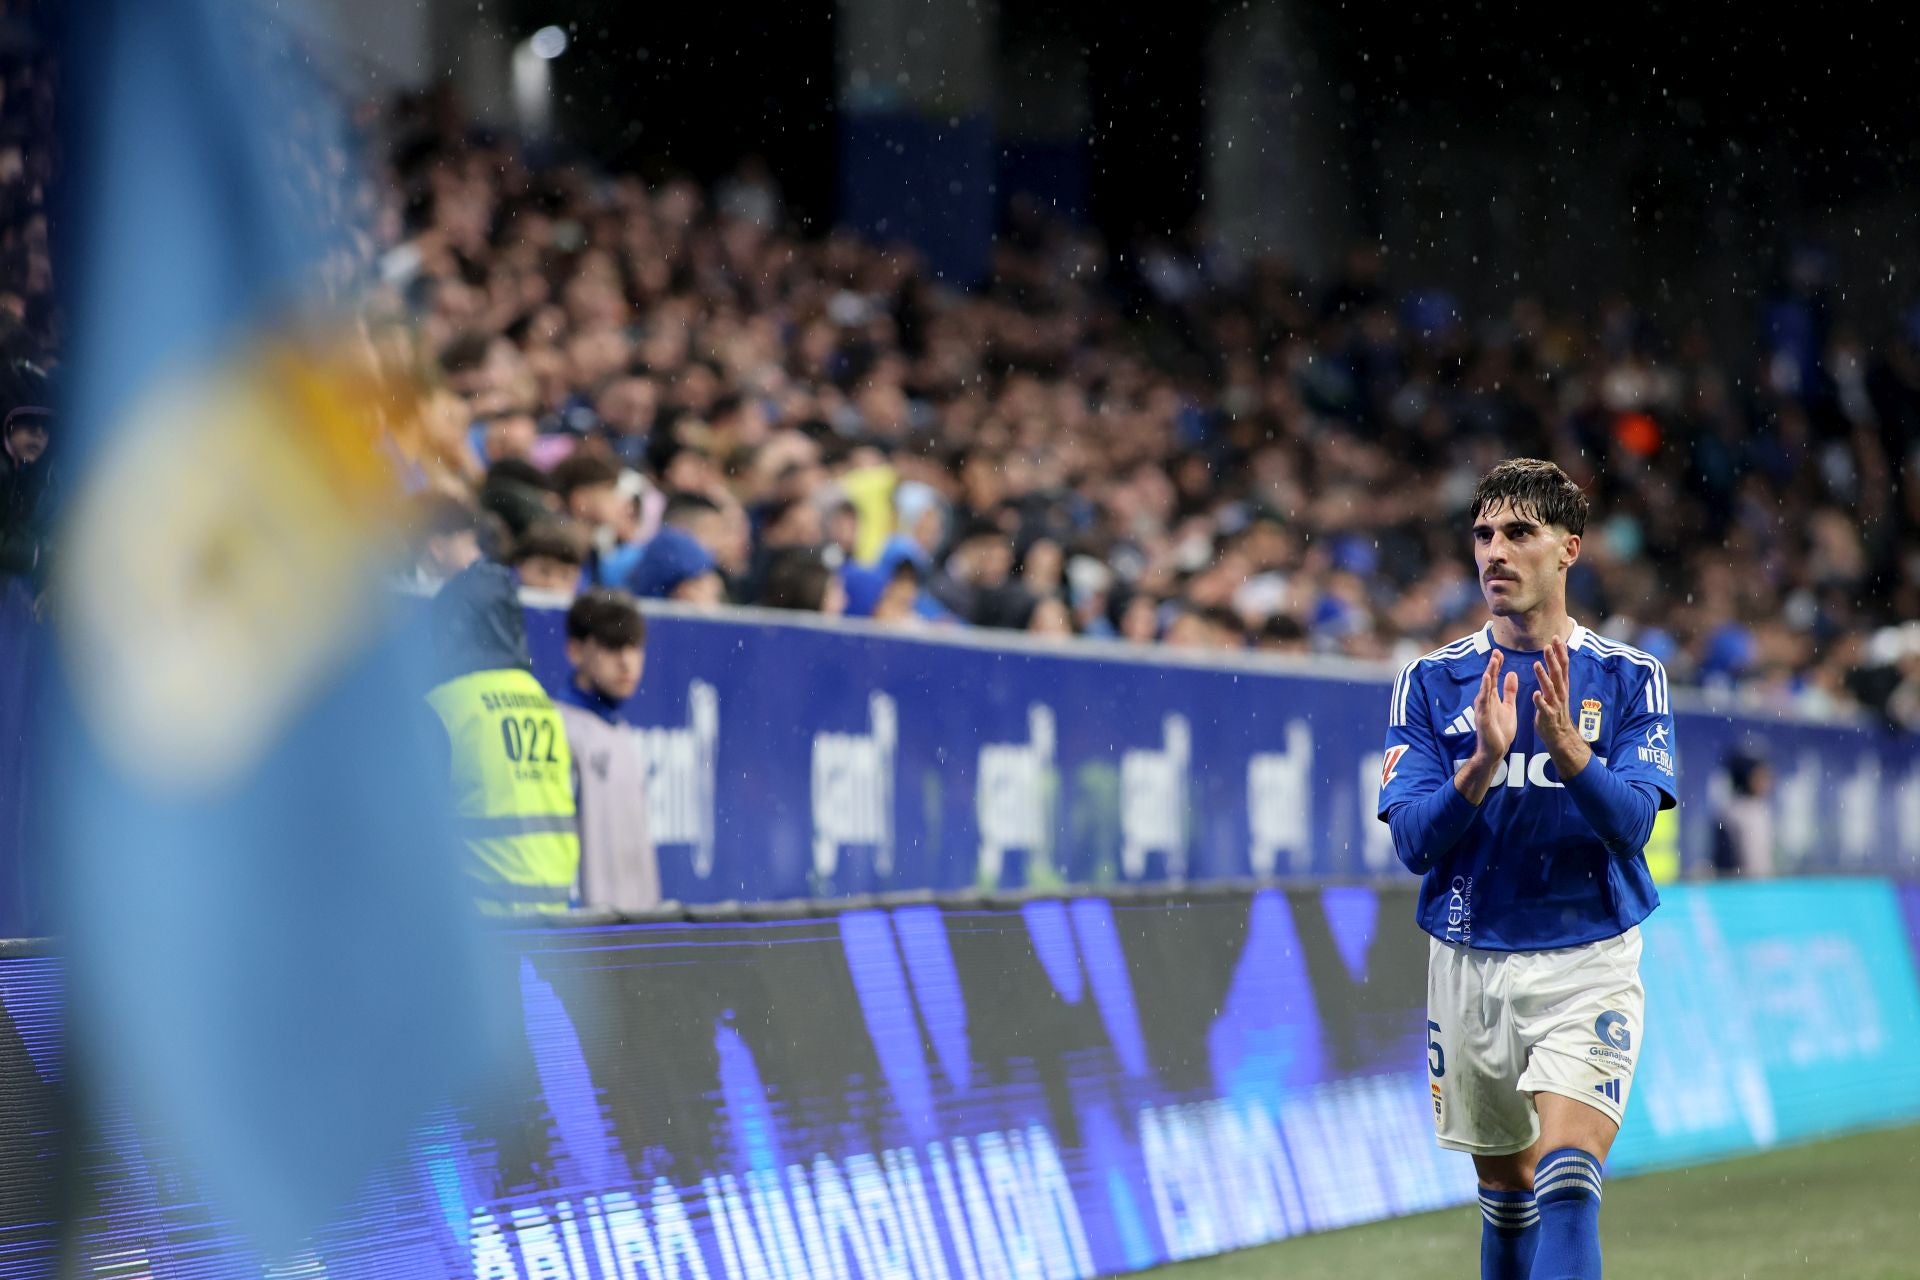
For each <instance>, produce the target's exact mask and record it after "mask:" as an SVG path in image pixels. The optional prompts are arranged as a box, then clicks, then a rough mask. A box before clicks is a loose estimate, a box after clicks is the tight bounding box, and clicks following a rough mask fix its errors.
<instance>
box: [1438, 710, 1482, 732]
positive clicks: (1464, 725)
mask: <svg viewBox="0 0 1920 1280" xmlns="http://www.w3.org/2000/svg"><path fill="white" fill-rule="evenodd" d="M1473 730H1474V723H1473V708H1472V707H1468V708H1467V709H1466V710H1465V711H1462V712H1461V713H1460V714H1459V715H1457V716H1455V717H1454V718H1453V719H1452V720H1450V721H1448V722H1447V727H1446V728H1444V729H1442V730H1441V731H1440V736H1441V737H1443V738H1457V737H1459V736H1460V735H1461V734H1463V733H1472V732H1473Z"/></svg>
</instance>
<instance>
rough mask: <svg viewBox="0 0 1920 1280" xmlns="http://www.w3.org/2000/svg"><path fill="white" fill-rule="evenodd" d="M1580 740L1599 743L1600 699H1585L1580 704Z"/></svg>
mask: <svg viewBox="0 0 1920 1280" xmlns="http://www.w3.org/2000/svg"><path fill="white" fill-rule="evenodd" d="M1580 740H1581V741H1582V742H1598V741H1600V699H1598V698H1587V699H1585V700H1584V701H1582V702H1581V703H1580Z"/></svg>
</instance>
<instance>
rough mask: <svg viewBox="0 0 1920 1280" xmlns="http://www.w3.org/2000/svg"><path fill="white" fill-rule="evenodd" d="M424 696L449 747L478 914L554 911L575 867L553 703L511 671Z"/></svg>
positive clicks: (568, 773)
mask: <svg viewBox="0 0 1920 1280" xmlns="http://www.w3.org/2000/svg"><path fill="white" fill-rule="evenodd" d="M427 702H428V704H429V705H431V706H432V707H433V709H434V711H435V712H437V713H438V714H439V716H440V722H441V723H442V724H444V725H445V726H446V727H447V737H448V739H449V740H450V741H451V743H452V746H453V770H452V772H453V799H454V812H455V814H457V815H458V822H459V824H460V826H461V835H462V836H463V837H464V838H465V840H466V844H467V849H468V851H469V853H470V855H471V856H470V857H469V859H468V862H467V865H466V867H465V870H466V873H467V875H468V876H469V877H470V879H471V881H472V883H473V888H474V896H475V898H476V899H477V900H478V901H479V903H480V907H481V909H482V910H483V911H485V912H487V913H489V914H495V915H517V914H524V913H527V912H542V911H564V910H566V908H567V905H568V902H569V901H570V900H571V898H572V896H573V886H574V880H575V878H576V877H577V876H578V875H579V872H580V835H579V831H578V828H577V827H576V825H575V822H574V809H573V754H572V753H571V752H570V751H568V749H567V731H566V726H565V725H564V724H563V723H562V722H561V719H560V713H559V712H558V711H557V710H555V709H554V705H553V700H552V699H551V698H549V697H547V693H546V690H544V689H542V688H541V687H540V682H539V681H538V680H535V679H534V678H533V677H532V676H531V675H530V674H528V673H527V672H525V671H521V670H518V669H515V668H509V669H505V670H499V671H476V672H474V673H473V674H472V675H466V676H461V677H459V678H458V679H454V680H449V681H447V682H446V683H445V684H442V685H438V686H436V687H435V688H434V689H433V691H432V692H431V693H429V694H427Z"/></svg>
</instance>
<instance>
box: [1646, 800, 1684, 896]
mask: <svg viewBox="0 0 1920 1280" xmlns="http://www.w3.org/2000/svg"><path fill="white" fill-rule="evenodd" d="M1646 856H1647V874H1649V875H1651V876H1652V877H1653V882H1654V883H1655V884H1672V883H1673V882H1674V881H1675V880H1678V879H1679V878H1680V811H1679V810H1678V809H1662V810H1661V811H1660V812H1658V813H1656V814H1654V815H1653V830H1652V832H1651V833H1649V834H1648V836H1647V855H1646Z"/></svg>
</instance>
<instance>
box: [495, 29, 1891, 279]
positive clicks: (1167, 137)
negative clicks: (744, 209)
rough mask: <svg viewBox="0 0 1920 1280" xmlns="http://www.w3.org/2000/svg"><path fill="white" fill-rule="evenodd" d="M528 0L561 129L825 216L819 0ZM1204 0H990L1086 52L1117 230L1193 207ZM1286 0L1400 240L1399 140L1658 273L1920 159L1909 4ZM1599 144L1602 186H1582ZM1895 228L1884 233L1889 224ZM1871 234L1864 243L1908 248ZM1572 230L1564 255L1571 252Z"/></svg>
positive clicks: (1869, 196) (1785, 222) (1358, 221)
mask: <svg viewBox="0 0 1920 1280" xmlns="http://www.w3.org/2000/svg"><path fill="white" fill-rule="evenodd" d="M521 3H522V16H523V17H524V19H525V23H526V25H527V27H528V29H531V28H532V27H533V26H537V25H540V24H543V23H545V22H550V21H554V20H556V19H558V20H561V21H565V20H566V19H567V17H569V16H573V17H574V18H575V20H576V21H578V22H579V23H580V26H581V29H582V30H581V37H582V38H581V39H580V40H579V41H578V42H577V43H576V45H575V49H576V50H577V51H578V56H575V55H573V54H570V55H569V57H568V58H567V59H566V60H564V61H563V62H562V63H561V64H558V68H559V75H560V80H559V86H560V88H561V90H562V91H563V92H565V93H568V94H571V95H572V101H571V103H570V104H568V105H566V106H563V111H565V112H566V113H567V119H568V122H569V125H568V127H569V130H570V132H571V133H573V134H574V135H575V136H576V137H578V138H579V139H580V140H581V141H583V142H586V143H588V144H589V145H590V146H591V147H592V148H593V149H594V150H595V151H596V152H599V153H601V154H603V155H605V156H606V157H608V158H609V159H611V160H612V161H613V162H614V163H616V164H619V165H623V166H633V167H638V168H641V169H643V170H652V171H654V172H660V171H663V170H665V169H668V168H674V169H680V170H684V171H690V172H693V173H695V174H696V175H699V176H702V177H711V176H714V175H716V174H718V173H720V172H723V171H724V170H725V169H726V168H728V167H729V166H730V164H731V162H732V161H733V159H734V158H736V157H737V156H738V155H740V154H741V153H743V152H745V151H748V150H758V151H760V152H761V153H763V154H765V155H767V156H768V158H769V159H770V160H771V161H772V162H773V164H774V166H775V168H776V171H778V172H779V173H780V174H781V177H782V180H783V183H784V185H785V187H786V189H787V192H788V196H789V201H790V203H791V204H792V205H794V206H795V207H796V208H797V209H798V210H800V211H801V212H802V213H804V214H807V215H810V216H812V217H814V218H825V217H830V216H831V214H832V211H833V205H834V190H835V187H834V174H835V168H834V166H835V163H836V159H835V157H836V124H835V120H834V115H833V111H834V107H833V89H834V73H833V40H834V31H833V19H832V13H833V6H832V3H831V0H789V2H788V3H785V4H783V5H779V6H768V5H764V4H760V3H753V4H748V3H744V2H742V0H706V2H704V3H700V4H694V5H674V6H664V5H631V4H624V3H622V4H614V3H609V2H608V0H521ZM1222 7H1223V6H1221V5H1219V4H1217V3H1216V4H1211V5H1210V4H1207V3H1190V4H1177V3H1176V4H1167V3H1164V0H1162V2H1159V3H1152V4H1146V3H1129V2H1126V0H1117V2H1116V0H1069V2H1068V3H1064V4H1056V5H1040V4H1028V5H1016V4H1012V3H1009V2H1007V0H1003V3H1002V5H1001V17H1000V23H1001V29H1002V42H1003V44H1005V43H1008V42H1010V41H1013V40H1017V39H1018V38H1020V34H1021V32H1022V31H1025V30H1031V29H1035V28H1039V29H1047V30H1051V31H1054V32H1058V33H1065V34H1070V35H1072V36H1073V37H1075V38H1076V39H1078V40H1079V41H1080V43H1081V44H1082V46H1083V47H1084V48H1086V49H1087V51H1088V54H1087V58H1088V69H1089V96H1090V99H1091V101H1090V113H1089V114H1090V117H1091V119H1092V121H1093V128H1092V130H1091V131H1090V133H1089V137H1088V143H1089V152H1090V156H1089V158H1090V161H1091V165H1090V170H1091V174H1092V182H1093V190H1092V196H1093V210H1094V216H1095V218H1096V220H1097V221H1099V222H1100V223H1101V225H1102V226H1103V227H1104V228H1105V229H1106V230H1108V231H1109V232H1110V233H1114V234H1117V235H1123V236H1124V235H1126V234H1129V233H1131V232H1133V231H1135V230H1138V229H1141V228H1167V227H1174V226H1179V225H1181V224H1183V223H1184V222H1185V221H1186V220H1187V219H1188V218H1190V217H1191V216H1192V215H1193V214H1194V212H1195V211H1196V210H1197V209H1198V207H1199V193H1200V190H1201V178H1202V173H1203V171H1204V164H1205V154H1204V146H1205V118H1206V117H1205V107H1204V93H1205V75H1204V71H1205V65H1206V63H1205V39H1206V33H1207V30H1208V26H1209V23H1210V21H1211V19H1212V17H1213V15H1214V14H1215V13H1217V12H1220V11H1221V9H1222ZM1294 12H1295V13H1296V14H1297V15H1298V18H1299V22H1300V24H1301V26H1302V28H1303V29H1304V30H1305V31H1306V32H1307V33H1308V34H1309V36H1310V38H1311V41H1312V43H1313V45H1314V47H1315V56H1314V58H1313V61H1312V64H1311V65H1310V66H1309V67H1307V68H1306V69H1305V71H1304V74H1305V75H1306V76H1307V77H1318V84H1317V86H1316V88H1317V89H1318V97H1317V98H1315V99H1314V101H1315V102H1317V104H1318V106H1317V108H1316V109H1317V110H1318V111H1319V112H1321V113H1323V114H1326V115H1330V116H1333V117H1335V119H1334V120H1333V121H1330V122H1329V123H1331V124H1333V126H1334V127H1333V129H1332V130H1331V132H1330V135H1329V136H1331V137H1332V138H1333V139H1334V142H1333V144H1332V146H1333V147H1334V148H1336V149H1337V151H1338V152H1339V154H1338V155H1337V156H1335V157H1332V158H1331V159H1332V162H1333V163H1335V164H1337V165H1338V166H1339V167H1340V168H1341V171H1342V172H1343V173H1344V174H1346V175H1347V176H1348V182H1347V187H1348V189H1349V190H1350V192H1351V202H1350V204H1349V205H1348V206H1347V207H1346V208H1344V209H1343V210H1342V215H1341V216H1342V220H1343V222H1342V224H1343V227H1344V228H1351V234H1353V235H1355V236H1356V237H1371V236H1374V235H1378V234H1382V233H1389V234H1391V233H1393V232H1395V231H1396V229H1397V230H1398V231H1399V232H1400V233H1401V236H1402V239H1403V240H1409V241H1412V240H1417V239H1418V238H1417V237H1414V236H1410V235H1408V234H1407V233H1406V227H1407V225H1409V224H1408V221H1407V219H1406V218H1405V217H1404V216H1401V215H1403V214H1404V212H1405V211H1404V209H1403V208H1402V207H1401V206H1402V204H1403V203H1404V202H1405V201H1407V200H1408V199H1410V198H1411V196H1410V194H1409V187H1408V183H1409V181H1410V180H1409V179H1408V177H1407V174H1406V170H1407V164H1406V157H1408V156H1414V157H1419V156H1422V155H1432V154H1435V153H1437V152H1438V151H1439V148H1440V146H1441V144H1442V143H1446V144H1447V145H1448V147H1449V148H1463V149H1465V150H1466V151H1469V152H1471V151H1473V150H1475V149H1478V151H1479V152H1480V156H1481V169H1480V170H1479V172H1480V173H1482V174H1485V173H1488V172H1491V173H1494V174H1496V175H1499V176H1500V177H1501V178H1502V179H1503V180H1504V179H1510V180H1512V181H1514V182H1516V183H1526V182H1530V181H1534V180H1535V178H1534V175H1537V174H1546V175H1548V176H1550V177H1551V178H1553V179H1554V180H1555V181H1558V182H1560V183H1562V184H1563V186H1564V187H1565V188H1566V189H1567V190H1569V191H1571V193H1572V195H1571V196H1570V197H1569V199H1570V200H1571V202H1573V203H1578V202H1579V200H1580V199H1581V198H1582V196H1583V195H1584V196H1585V197H1586V198H1587V199H1588V200H1589V201H1590V202H1591V203H1592V204H1593V205H1594V206H1595V208H1596V209H1600V212H1599V213H1595V212H1593V211H1591V210H1590V211H1588V212H1587V213H1586V214H1585V216H1586V217H1587V218H1588V219H1589V221H1588V223H1587V224H1586V225H1587V226H1588V227H1589V228H1591V227H1592V226H1594V225H1595V224H1594V222H1593V219H1594V218H1596V217H1600V218H1602V219H1603V220H1605V221H1607V226H1606V227H1604V228H1603V229H1602V230H1601V232H1600V233H1598V234H1599V239H1600V241H1602V242H1604V241H1605V240H1606V239H1607V237H1609V236H1610V237H1611V238H1612V241H1613V242H1615V243H1616V244H1628V243H1631V244H1632V245H1633V246H1634V248H1633V250H1632V255H1633V261H1634V264H1635V265H1636V269H1639V268H1644V269H1645V270H1646V271H1647V272H1648V273H1650V274H1651V275H1654V276H1658V277H1659V278H1660V279H1662V280H1665V279H1666V278H1667V277H1669V276H1672V275H1674V274H1676V273H1678V272H1683V271H1684V270H1686V268H1687V263H1688V261H1689V255H1692V254H1696V253H1697V252H1698V249H1699V245H1700V242H1702V241H1706V240H1712V239H1716V238H1718V239H1722V240H1725V239H1727V238H1728V237H1732V238H1733V239H1735V240H1739V241H1741V244H1742V252H1750V253H1751V254H1753V255H1755V256H1761V255H1764V254H1766V253H1768V252H1774V251H1776V250H1777V247H1778V246H1777V244H1773V243H1769V241H1779V240H1784V239H1786V238H1789V237H1790V236H1792V235H1794V234H1798V231H1797V228H1800V227H1804V226H1810V225H1812V224H1814V223H1817V222H1819V221H1820V220H1821V218H1822V217H1826V218H1827V220H1828V222H1832V217H1831V214H1832V211H1834V210H1839V211H1840V213H1841V217H1840V222H1843V223H1844V221H1845V214H1846V211H1847V210H1848V209H1849V208H1851V207H1853V206H1856V205H1877V206H1879V207H1880V208H1881V211H1882V218H1881V221H1882V223H1883V224H1887V225H1888V226H1890V225H1891V223H1892V221H1893V220H1892V219H1891V218H1890V217H1888V216H1887V215H1886V212H1885V211H1886V208H1887V206H1888V205H1889V203H1890V202H1892V201H1895V200H1896V199H1898V198H1899V197H1901V195H1902V194H1903V192H1904V190H1906V189H1908V188H1909V187H1910V186H1911V184H1912V182H1913V178H1912V176H1911V175H1912V174H1913V173H1914V172H1915V166H1914V162H1915V160H1916V159H1920V156H1916V154H1915V153H1916V150H1917V149H1920V148H1917V146H1916V131H1915V130H1914V129H1913V128H1912V127H1911V119H1912V114H1913V113H1912V108H1911V101H1912V92H1913V80H1914V78H1915V74H1916V72H1915V68H1916V66H1920V59H1917V58H1916V56H1915V55H1916V54H1917V53H1920V20H1916V19H1915V18H1914V17H1912V16H1909V14H1908V12H1907V11H1906V10H1905V7H1904V6H1890V5H1854V6H1846V7H1844V9H1843V10H1839V11H1836V12H1834V13H1822V14H1816V13H1815V12H1814V11H1813V10H1812V9H1811V8H1810V7H1807V8H1801V9H1799V10H1798V11H1790V10H1784V9H1781V10H1772V9H1769V8H1767V7H1765V6H1752V5H1744V6H1743V5H1735V4H1730V3H1722V2H1719V0H1709V2H1708V3H1700V4H1667V5H1664V6H1659V7H1646V6H1602V5H1574V6H1558V5H1515V6H1494V5H1491V4H1461V3H1453V4H1439V5H1426V6H1421V5H1408V4H1404V3H1397V2H1395V0H1345V3H1341V4H1334V5H1314V4H1308V3H1298V4H1296V5H1295V6H1294ZM1396 156H1397V157H1399V158H1400V159H1399V161H1398V162H1396V161H1395V160H1394V157H1396ZM1609 164H1610V165H1611V166H1612V168H1611V169H1610V170H1607V166H1608V165H1609ZM1463 168H1464V166H1463ZM1596 168H1598V169H1601V170H1607V171H1608V172H1610V173H1611V175H1612V178H1613V180H1612V183H1611V185H1607V186H1605V187H1604V188H1602V187H1598V186H1595V187H1593V188H1592V189H1591V190H1585V191H1583V187H1584V186H1585V185H1586V184H1585V183H1584V178H1585V176H1586V175H1587V174H1588V173H1589V172H1590V171H1593V170H1595V169H1596ZM1467 181H1468V180H1467V179H1465V178H1461V179H1460V180H1459V182H1460V183H1461V184H1465V183H1466V182H1467ZM1443 185H1444V180H1443ZM1457 195H1459V193H1458V192H1442V193H1440V194H1438V195H1434V194H1433V193H1431V192H1428V193H1427V198H1431V199H1436V200H1439V201H1441V202H1442V203H1445V202H1447V201H1449V200H1453V199H1455V197H1456V196H1457ZM1466 195H1468V196H1471V195H1472V192H1471V191H1470V190H1469V191H1467V192H1466ZM1460 202H1461V203H1470V201H1467V200H1461V201H1460ZM1601 206H1604V208H1601ZM1466 213H1467V216H1469V217H1471V216H1472V211H1471V210H1470V209H1469V210H1466ZM1736 224H1737V225H1736ZM1730 227H1731V228H1732V229H1731V230H1729V228H1730ZM1897 231H1898V229H1897V228H1893V229H1891V230H1889V229H1887V227H1885V226H1883V228H1882V230H1881V231H1880V232H1878V233H1877V234H1880V235H1881V236H1882V237H1883V238H1890V241H1891V239H1898V234H1897ZM1827 232H1828V233H1830V232H1831V227H1828V228H1827ZM1884 248H1885V251H1884V252H1880V253H1879V257H1878V258H1875V259H1874V260H1875V261H1879V260H1881V259H1886V260H1889V261H1890V260H1892V258H1894V257H1897V256H1898V255H1899V253H1900V252H1905V251H1906V246H1905V245H1904V244H1900V245H1895V244H1891V242H1890V243H1889V245H1888V246H1885V247H1884ZM1421 249H1425V250H1427V251H1428V252H1429V253H1430V254H1431V255H1441V256H1444V254H1446V253H1448V252H1455V251H1457V252H1459V253H1462V254H1464V253H1465V252H1466V250H1465V249H1464V248H1460V247H1459V246H1453V247H1451V248H1449V247H1448V246H1444V245H1440V244H1438V243H1437V242H1431V243H1429V242H1426V241H1420V242H1419V243H1417V244H1410V245H1409V246H1408V248H1407V252H1408V253H1409V255H1410V256H1412V257H1413V258H1415V259H1417V257H1418V253H1417V250H1421ZM1577 249H1578V246H1575V249H1574V250H1570V251H1568V253H1567V255H1566V256H1567V258H1568V260H1569V261H1573V262H1576V263H1577V262H1578V261H1579V260H1580V255H1579V253H1578V252H1577ZM1615 256H1616V257H1617V256H1618V255H1617V254H1616V255H1615ZM1868 256H1869V257H1871V256H1872V255H1868ZM1593 258H1594V261H1595V262H1596V263H1599V264H1601V265H1600V266H1599V267H1596V271H1597V272H1600V273H1602V274H1604V273H1605V272H1610V271H1613V270H1616V269H1617V268H1618V264H1617V263H1616V262H1615V261H1614V260H1613V259H1612V258H1609V257H1608V254H1607V252H1606V251H1605V250H1604V245H1603V246H1602V248H1601V249H1600V250H1597V251H1596V253H1595V254H1594V255H1593ZM1436 270H1438V268H1437V267H1436Z"/></svg>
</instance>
